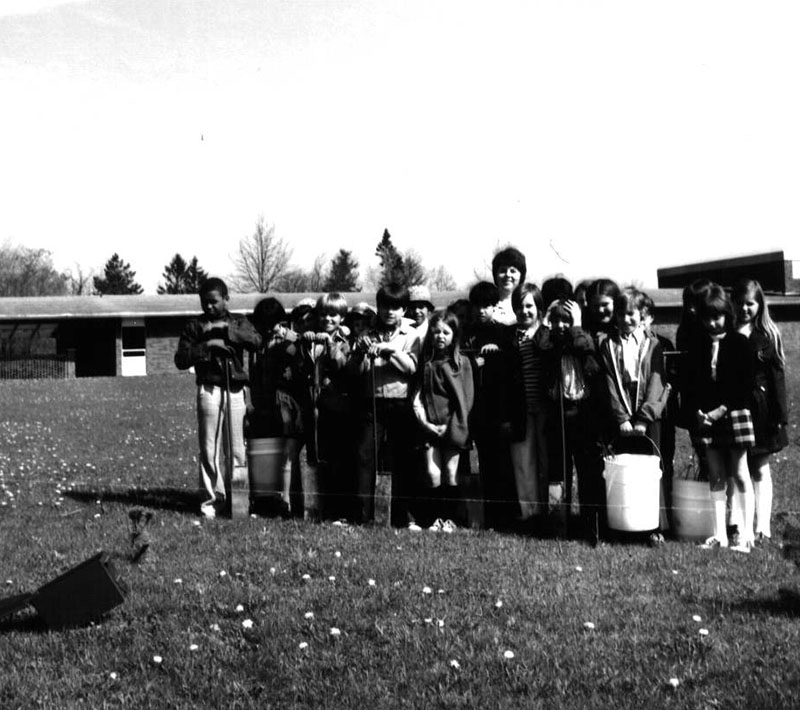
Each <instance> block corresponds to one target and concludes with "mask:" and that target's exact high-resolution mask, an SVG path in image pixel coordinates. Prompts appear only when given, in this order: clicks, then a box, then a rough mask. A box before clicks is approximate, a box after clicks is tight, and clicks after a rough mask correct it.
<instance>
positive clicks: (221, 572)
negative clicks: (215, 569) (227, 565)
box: [219, 569, 228, 577]
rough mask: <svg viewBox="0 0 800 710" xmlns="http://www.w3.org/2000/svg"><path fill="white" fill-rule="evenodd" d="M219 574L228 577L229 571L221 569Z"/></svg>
mask: <svg viewBox="0 0 800 710" xmlns="http://www.w3.org/2000/svg"><path fill="white" fill-rule="evenodd" d="M219 576H220V577H227V576H228V573H227V572H226V571H225V570H224V569H223V570H220V573H219Z"/></svg>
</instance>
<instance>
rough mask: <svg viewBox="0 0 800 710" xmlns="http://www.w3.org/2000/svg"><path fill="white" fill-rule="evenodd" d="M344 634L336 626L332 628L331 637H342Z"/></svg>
mask: <svg viewBox="0 0 800 710" xmlns="http://www.w3.org/2000/svg"><path fill="white" fill-rule="evenodd" d="M341 635H342V632H341V631H339V629H337V628H336V627H335V626H332V627H331V636H341Z"/></svg>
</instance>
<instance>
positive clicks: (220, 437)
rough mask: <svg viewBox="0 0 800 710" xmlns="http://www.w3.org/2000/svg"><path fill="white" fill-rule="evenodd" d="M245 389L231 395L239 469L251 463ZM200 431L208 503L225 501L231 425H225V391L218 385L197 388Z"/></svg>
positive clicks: (202, 484) (202, 477) (202, 486)
mask: <svg viewBox="0 0 800 710" xmlns="http://www.w3.org/2000/svg"><path fill="white" fill-rule="evenodd" d="M245 412H246V406H245V400H244V390H242V391H240V392H231V429H232V433H233V460H234V465H236V466H245V465H246V464H247V454H246V452H245V447H244V415H245ZM197 432H198V438H199V444H200V460H199V462H198V463H199V466H198V468H199V472H200V490H201V491H202V493H203V495H204V496H205V501H204V504H207V503H213V502H214V501H215V500H217V498H220V499H222V500H224V499H225V466H226V462H227V457H226V453H225V452H226V451H227V446H228V444H227V442H228V426H227V423H226V422H225V389H224V388H223V387H217V386H216V385H199V386H198V387H197Z"/></svg>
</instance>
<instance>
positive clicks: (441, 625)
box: [436, 619, 444, 629]
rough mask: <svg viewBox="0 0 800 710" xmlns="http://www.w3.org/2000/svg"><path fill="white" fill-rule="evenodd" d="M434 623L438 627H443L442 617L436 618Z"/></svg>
mask: <svg viewBox="0 0 800 710" xmlns="http://www.w3.org/2000/svg"><path fill="white" fill-rule="evenodd" d="M436 625H437V626H438V627H439V628H440V629H443V628H444V619H436Z"/></svg>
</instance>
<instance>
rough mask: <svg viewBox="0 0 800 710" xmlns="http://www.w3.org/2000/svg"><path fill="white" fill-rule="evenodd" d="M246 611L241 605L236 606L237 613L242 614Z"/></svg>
mask: <svg viewBox="0 0 800 710" xmlns="http://www.w3.org/2000/svg"><path fill="white" fill-rule="evenodd" d="M243 611H244V607H243V606H242V605H241V604H237V605H236V613H237V614H241V613H242V612H243Z"/></svg>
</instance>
